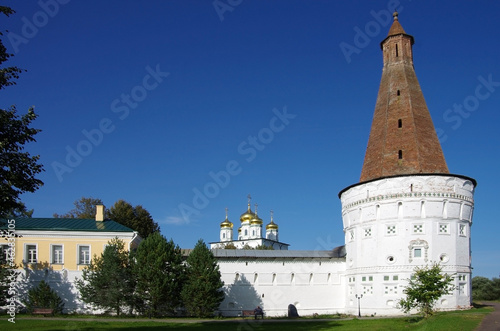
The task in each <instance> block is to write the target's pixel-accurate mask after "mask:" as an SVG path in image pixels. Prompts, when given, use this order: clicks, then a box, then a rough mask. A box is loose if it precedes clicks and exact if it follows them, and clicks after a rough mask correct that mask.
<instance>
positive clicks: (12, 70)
mask: <svg viewBox="0 0 500 331" xmlns="http://www.w3.org/2000/svg"><path fill="white" fill-rule="evenodd" d="M0 13H2V14H4V15H5V16H7V17H8V16H10V15H12V14H14V13H15V11H14V10H12V9H11V8H9V7H5V6H0ZM1 36H3V32H2V31H0V37H1ZM11 56H13V54H11V53H8V52H7V49H6V48H5V46H4V44H3V42H2V40H1V39H0V65H1V64H2V63H4V62H5V61H7V60H8V59H9V58H10V57H11ZM23 71H24V70H23V69H19V68H18V67H15V66H14V67H5V68H0V90H1V89H3V88H5V87H6V86H10V85H15V84H16V82H15V79H17V78H19V74H20V73H21V72H23Z"/></svg>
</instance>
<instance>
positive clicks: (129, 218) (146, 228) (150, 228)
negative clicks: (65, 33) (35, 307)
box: [107, 200, 160, 239]
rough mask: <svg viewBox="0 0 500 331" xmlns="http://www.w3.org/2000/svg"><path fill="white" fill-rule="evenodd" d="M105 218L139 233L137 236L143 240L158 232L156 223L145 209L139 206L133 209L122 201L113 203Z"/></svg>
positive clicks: (158, 228)
mask: <svg viewBox="0 0 500 331" xmlns="http://www.w3.org/2000/svg"><path fill="white" fill-rule="evenodd" d="M107 217H108V218H110V219H112V220H113V221H115V222H118V223H120V224H122V225H125V226H126V227H129V228H131V229H132V230H135V231H137V232H139V235H140V236H141V237H142V238H144V239H145V238H147V237H148V236H149V235H151V234H153V233H155V232H159V231H160V227H159V225H158V223H156V222H155V221H154V220H153V217H151V214H149V212H148V211H147V210H146V209H144V208H143V207H142V206H141V205H137V206H135V207H133V206H132V205H131V204H130V203H128V202H126V201H124V200H118V201H117V202H115V204H114V205H113V206H112V207H111V208H110V209H109V210H108V212H107Z"/></svg>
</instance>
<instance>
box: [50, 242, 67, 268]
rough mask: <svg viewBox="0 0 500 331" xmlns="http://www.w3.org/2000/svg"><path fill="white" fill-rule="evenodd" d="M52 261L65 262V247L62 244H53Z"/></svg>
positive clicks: (56, 262) (54, 262) (55, 262)
mask: <svg viewBox="0 0 500 331" xmlns="http://www.w3.org/2000/svg"><path fill="white" fill-rule="evenodd" d="M51 253H52V263H53V264H63V263H64V262H63V247H62V245H52V252H51Z"/></svg>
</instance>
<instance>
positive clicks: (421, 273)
mask: <svg viewBox="0 0 500 331" xmlns="http://www.w3.org/2000/svg"><path fill="white" fill-rule="evenodd" d="M452 283H453V276H451V275H448V274H443V273H442V269H441V266H440V265H439V264H437V263H434V264H433V265H432V266H425V267H420V268H419V267H417V268H415V273H414V274H413V276H412V278H411V279H410V280H409V283H408V285H407V286H406V287H405V289H404V290H403V293H405V294H406V297H405V298H402V299H400V300H399V301H398V306H399V308H400V309H401V310H402V311H403V312H405V313H408V312H410V311H411V310H412V309H415V308H416V309H418V311H419V312H420V313H421V314H422V315H423V316H424V317H425V318H427V317H429V316H430V315H432V314H433V313H434V305H435V304H436V302H437V300H438V299H439V298H440V297H441V296H443V295H445V294H448V293H449V292H451V291H453V290H454V289H455V286H454V285H453V284H452Z"/></svg>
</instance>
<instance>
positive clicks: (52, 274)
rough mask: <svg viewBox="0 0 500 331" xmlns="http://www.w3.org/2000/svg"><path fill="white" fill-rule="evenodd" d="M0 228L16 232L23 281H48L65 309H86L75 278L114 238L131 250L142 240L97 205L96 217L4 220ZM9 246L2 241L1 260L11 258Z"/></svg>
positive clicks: (15, 259)
mask: <svg viewBox="0 0 500 331" xmlns="http://www.w3.org/2000/svg"><path fill="white" fill-rule="evenodd" d="M0 228H1V229H2V230H4V231H5V230H7V231H11V232H13V233H14V234H15V237H14V238H13V240H14V243H15V246H14V247H15V250H14V251H13V252H12V251H11V252H10V253H11V254H12V255H11V256H10V258H13V262H14V264H15V265H16V266H17V267H18V269H19V270H22V273H21V279H20V281H26V282H27V283H28V284H29V285H36V284H38V282H40V281H41V280H45V281H46V282H48V283H49V284H50V286H51V287H52V288H54V289H56V290H57V291H58V293H59V295H60V296H61V298H62V299H63V300H64V301H65V311H74V310H77V311H85V310H86V309H85V308H84V305H83V304H82V303H81V302H80V301H79V300H78V291H77V290H76V287H75V286H74V281H75V278H77V277H80V278H81V275H82V270H83V269H84V268H85V267H86V266H87V265H88V264H90V261H91V259H92V258H93V256H94V255H97V256H100V255H101V253H102V252H103V251H104V248H105V247H106V245H107V243H108V242H109V241H110V240H111V239H113V238H118V239H120V240H122V241H123V242H124V243H125V247H126V248H128V249H129V250H131V249H134V248H136V247H137V246H138V245H139V243H140V242H141V240H142V238H141V237H140V236H139V235H138V233H137V231H134V230H132V229H130V228H128V227H126V226H124V225H122V224H119V223H117V222H115V221H112V220H106V219H104V206H97V213H96V218H95V219H78V218H15V219H13V220H8V221H7V220H4V221H3V222H2V226H0ZM11 238H12V237H11ZM9 240H10V241H12V239H9ZM8 248H9V241H5V242H3V243H1V247H0V250H1V258H2V259H8V256H7V255H6V253H7V252H8Z"/></svg>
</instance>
